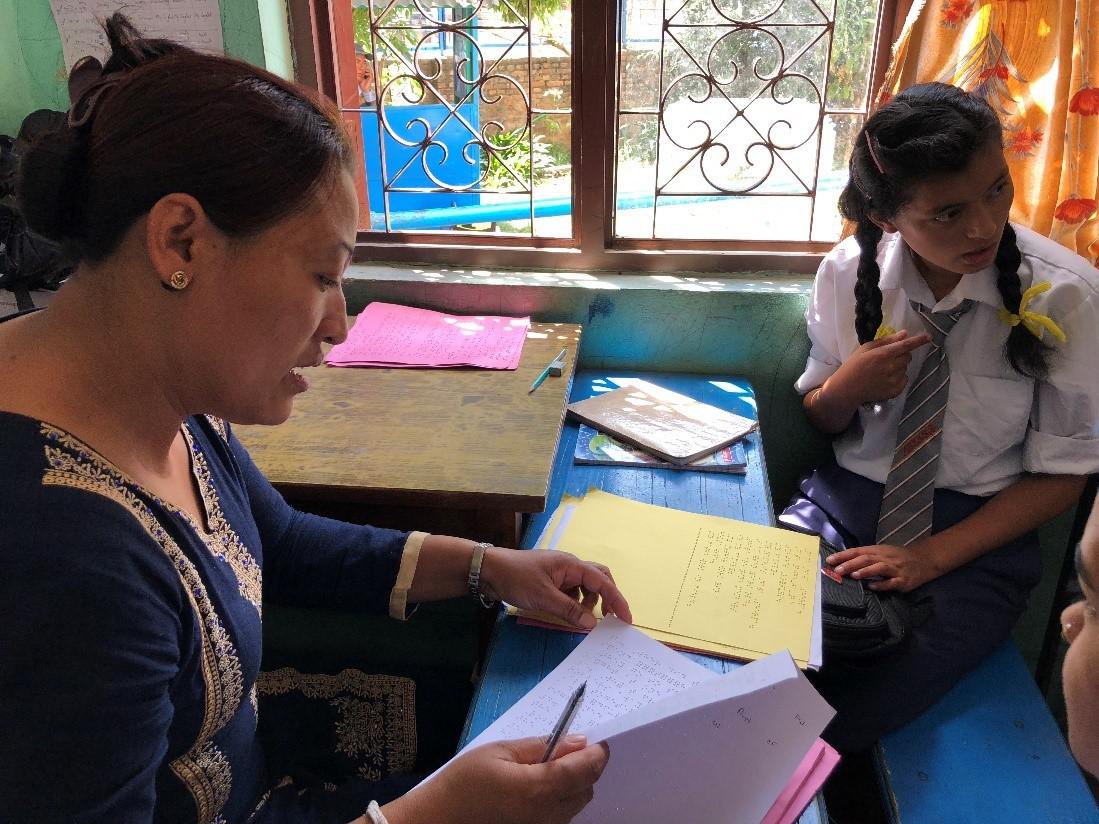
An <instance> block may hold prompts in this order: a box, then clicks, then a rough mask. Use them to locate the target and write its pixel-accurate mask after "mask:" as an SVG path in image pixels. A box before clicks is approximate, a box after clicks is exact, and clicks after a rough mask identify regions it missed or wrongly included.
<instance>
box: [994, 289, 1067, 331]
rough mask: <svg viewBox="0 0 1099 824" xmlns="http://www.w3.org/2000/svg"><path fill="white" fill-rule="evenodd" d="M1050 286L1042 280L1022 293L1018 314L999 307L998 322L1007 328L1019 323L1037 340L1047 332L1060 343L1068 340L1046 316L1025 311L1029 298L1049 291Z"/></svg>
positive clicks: (1058, 327) (1059, 328)
mask: <svg viewBox="0 0 1099 824" xmlns="http://www.w3.org/2000/svg"><path fill="white" fill-rule="evenodd" d="M1050 288H1052V287H1051V284H1050V282H1049V281H1048V280H1043V281H1042V282H1041V283H1035V284H1034V285H1033V286H1031V287H1030V288H1029V289H1027V290H1026V291H1025V292H1023V297H1022V300H1020V301H1019V314H1015V313H1014V312H1009V311H1007V309H1005V308H1003V307H1000V320H1002V321H1003V322H1004V323H1006V324H1007V325H1008V326H1018V325H1019V324H1020V323H1021V324H1023V326H1024V327H1026V330H1027V331H1028V332H1030V334H1032V335H1034V337H1036V338H1038V340H1041V339H1042V336H1043V335H1044V334H1045V333H1046V331H1047V330H1048V331H1049V333H1050V334H1051V335H1053V337H1055V338H1057V340H1059V341H1060V342H1061V343H1064V342H1065V341H1067V340H1068V337H1066V335H1065V333H1064V331H1063V330H1062V329H1061V327H1060V326H1058V325H1057V324H1056V323H1054V322H1053V319H1052V318H1051V317H1049V316H1048V315H1041V314H1039V313H1038V312H1031V311H1030V310H1029V309H1027V305H1028V304H1029V303H1030V301H1031V298H1033V297H1035V296H1036V295H1040V294H1042V293H1043V292H1048V291H1049V290H1050Z"/></svg>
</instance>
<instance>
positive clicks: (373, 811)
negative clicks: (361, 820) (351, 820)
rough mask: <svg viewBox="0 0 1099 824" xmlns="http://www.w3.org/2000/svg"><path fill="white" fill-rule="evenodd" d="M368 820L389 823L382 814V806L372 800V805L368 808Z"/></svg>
mask: <svg viewBox="0 0 1099 824" xmlns="http://www.w3.org/2000/svg"><path fill="white" fill-rule="evenodd" d="M366 820H367V824H389V822H388V821H386V820H385V816H384V815H383V814H382V808H381V807H379V806H378V802H377V801H371V802H370V806H368V807H367V808H366Z"/></svg>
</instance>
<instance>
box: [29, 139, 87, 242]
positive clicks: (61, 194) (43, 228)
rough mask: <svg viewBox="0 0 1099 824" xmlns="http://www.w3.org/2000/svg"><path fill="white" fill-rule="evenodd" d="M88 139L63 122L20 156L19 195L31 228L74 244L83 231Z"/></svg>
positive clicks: (54, 238)
mask: <svg viewBox="0 0 1099 824" xmlns="http://www.w3.org/2000/svg"><path fill="white" fill-rule="evenodd" d="M85 151H86V149H85V147H84V143H83V141H82V140H80V139H79V137H78V135H77V134H76V131H75V130H73V129H70V128H68V127H67V126H62V127H61V128H60V129H57V130H55V131H52V132H49V133H47V134H44V135H42V136H41V137H39V138H38V139H37V140H35V141H34V142H32V143H31V144H29V146H28V147H27V148H26V149H25V150H24V151H23V154H22V156H21V157H20V160H19V173H18V176H17V178H16V197H17V198H18V200H19V210H20V212H21V213H22V215H23V218H24V219H25V220H26V221H27V226H29V227H30V229H31V231H33V232H36V233H37V234H40V235H42V236H43V237H44V238H46V239H48V240H52V241H54V242H55V243H59V244H61V245H62V246H64V247H70V246H71V245H72V242H73V241H74V240H75V239H76V238H77V237H79V235H80V223H81V219H80V214H79V211H80V210H79V207H78V204H79V203H80V201H81V200H82V197H81V194H80V191H81V168H82V166H83V159H82V158H83V153H84V152H85Z"/></svg>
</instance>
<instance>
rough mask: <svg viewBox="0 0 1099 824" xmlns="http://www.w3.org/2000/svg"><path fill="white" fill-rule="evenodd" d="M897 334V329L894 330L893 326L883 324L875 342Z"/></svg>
mask: <svg viewBox="0 0 1099 824" xmlns="http://www.w3.org/2000/svg"><path fill="white" fill-rule="evenodd" d="M895 334H897V330H896V329H894V328H893V327H892V326H889V325H888V324H885V323H883V324H882V325H881V326H879V327H878V331H877V332H875V333H874V340H881V339H882V338H887V337H889V336H890V335H895Z"/></svg>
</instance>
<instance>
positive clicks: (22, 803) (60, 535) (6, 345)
mask: <svg viewBox="0 0 1099 824" xmlns="http://www.w3.org/2000/svg"><path fill="white" fill-rule="evenodd" d="M105 28H106V31H107V35H108V38H109V41H110V45H111V49H112V53H111V56H110V58H109V60H108V61H107V63H106V64H105V65H104V67H103V72H102V75H101V76H100V77H98V79H94V82H91V83H90V84H85V83H81V84H78V85H79V89H80V93H79V95H78V97H77V99H76V100H75V101H74V102H73V108H72V110H71V111H70V114H69V122H68V125H67V126H66V127H65V128H63V129H62V130H60V131H59V132H56V133H54V134H52V135H50V136H48V137H47V138H44V139H43V140H41V141H40V142H39V143H37V144H36V145H34V146H32V147H31V148H30V149H29V150H28V151H27V152H26V153H25V155H24V156H23V158H22V168H21V180H20V197H21V206H22V208H23V210H24V213H25V215H26V218H27V220H28V223H29V224H30V225H31V227H32V228H33V229H34V230H36V231H38V232H39V233H41V234H43V235H45V236H46V237H48V238H51V239H53V240H55V241H58V242H59V243H61V244H62V245H63V246H64V248H65V249H66V250H67V252H68V253H69V255H70V256H71V257H72V259H73V261H74V262H75V263H76V264H77V268H76V273H75V275H74V276H73V277H72V278H71V280H70V281H69V282H68V283H67V284H66V285H65V286H64V287H63V288H62V289H61V291H60V293H59V294H58V295H57V297H56V300H55V301H54V302H53V303H52V304H51V305H50V307H49V308H48V309H45V310H42V311H38V312H32V313H29V314H24V315H21V316H16V317H15V318H13V319H10V320H8V321H6V322H4V323H2V324H0V387H3V391H2V393H0V466H2V467H3V470H2V472H0V731H2V732H0V819H3V820H15V821H21V822H23V821H116V822H131V821H153V820H155V821H165V822H168V821H171V822H202V824H208V823H209V822H245V821H261V822H265V821H287V822H289V821H303V822H304V821H310V822H312V821H332V822H337V821H339V822H346V821H349V820H356V821H360V822H363V821H373V822H380V821H386V820H388V821H389V824H404V823H405V822H409V823H410V824H411V823H412V822H432V824H434V822H456V823H457V822H484V821H493V822H535V821H537V822H565V821H568V820H569V819H571V818H572V817H573V816H574V815H575V814H576V813H577V812H578V811H579V810H580V809H581V808H582V807H583V806H584V804H586V803H587V801H588V800H589V799H590V798H591V797H592V786H593V784H594V782H595V781H596V779H597V778H598V777H599V774H600V773H601V771H602V769H603V767H604V765H605V764H606V761H607V758H608V753H607V751H606V748H605V747H604V746H602V745H594V746H586V743H585V742H584V741H583V740H582V739H575V738H574V739H571V740H569V741H567V742H565V744H564V745H563V746H562V747H560V748H559V750H558V752H559V753H560V755H559V757H557V758H555V759H554V760H552V761H550V762H549V763H546V764H539V763H536V762H537V761H538V760H539V758H540V757H541V754H542V748H543V742H541V741H538V740H533V739H532V740H528V741H518V742H507V743H501V744H495V745H490V746H488V747H485V748H481V749H478V750H475V751H473V752H471V753H469V754H468V755H466V756H463V757H462V758H459V759H457V760H456V761H455V762H454V763H453V764H452V765H451V766H450V767H448V768H447V769H446V770H444V771H443V772H442V773H441V774H439V775H438V776H437V777H436V778H435V779H434V780H433V781H431V782H430V783H428V784H426V785H424V786H422V787H419V788H417V789H414V790H412V791H411V792H409V793H407V794H405V795H403V796H400V797H397V798H392V797H388V796H387V792H386V790H385V789H384V788H380V787H377V786H372V785H369V784H367V783H366V782H357V783H356V784H355V785H354V786H349V785H345V786H342V787H338V788H332V787H328V788H326V789H322V788H305V787H300V786H294V785H284V786H281V787H276V786H275V783H276V781H277V779H278V778H279V776H273V775H269V774H268V772H267V770H266V767H265V757H264V753H263V751H262V747H261V746H260V745H259V743H258V742H257V739H256V736H255V728H256V723H257V709H256V692H255V684H256V678H257V674H258V671H259V665H260V640H261V614H262V602H263V599H264V598H265V597H271V596H277V597H278V598H280V599H281V600H283V601H286V602H290V603H295V604H301V605H328V606H337V607H340V608H345V609H354V610H360V611H370V612H387V611H388V612H389V614H391V615H392V616H393V617H394V618H397V619H403V618H405V617H406V615H407V613H408V612H409V609H410V607H411V606H412V605H414V604H415V603H416V602H419V601H426V600H433V599H439V598H448V597H453V596H459V595H463V594H465V593H466V591H467V589H470V588H472V590H474V592H476V593H479V594H483V595H485V596H487V597H490V598H506V599H507V600H508V601H510V602H512V603H515V604H518V605H521V606H525V607H529V608H532V609H539V610H545V611H548V612H551V613H554V614H556V615H558V616H560V617H561V618H563V619H565V620H567V621H570V622H571V623H572V624H574V625H577V626H580V627H590V626H592V625H593V624H594V618H593V617H592V613H591V610H592V607H593V606H594V603H595V602H596V601H598V600H599V599H602V602H603V607H604V609H605V610H606V611H608V612H610V613H615V614H617V615H619V616H620V617H623V618H625V619H627V620H628V619H629V609H628V607H627V605H626V602H625V600H624V599H623V597H622V596H621V594H620V593H619V592H618V590H617V588H616V587H615V585H614V582H613V580H612V579H611V577H610V575H609V573H608V571H607V570H606V569H605V568H603V567H600V566H598V565H595V564H589V563H583V562H581V561H579V560H577V559H576V558H574V557H572V556H571V555H568V554H564V553H553V552H539V553H524V552H516V551H513V550H509V549H498V548H495V547H485V546H484V545H480V546H478V545H476V544H475V542H473V541H469V540H464V539H460V538H450V537H442V536H436V535H425V534H423V533H419V532H412V533H405V532H397V531H393V530H387V529H374V528H371V527H365V526H352V525H349V524H344V523H340V522H336V521H332V520H328V519H325V518H320V517H316V516H313V515H306V514H303V513H300V512H297V511H295V510H293V509H291V508H290V507H288V506H287V505H286V503H285V502H284V501H283V500H282V498H281V497H280V496H279V495H278V494H277V493H276V492H275V491H274V490H273V489H272V487H271V486H270V485H269V484H268V482H267V481H266V480H265V479H264V478H263V476H262V475H261V474H260V473H259V472H258V471H257V469H256V467H255V466H254V465H253V463H252V461H251V460H250V459H249V457H248V454H247V453H246V452H245V450H244V449H243V448H242V447H241V445H240V443H239V442H238V441H237V440H236V438H235V437H234V436H233V429H232V425H233V424H234V423H249V424H255V423H264V424H277V423H280V422H282V421H284V420H285V419H286V418H287V417H288V416H289V414H290V410H291V406H292V404H293V401H294V397H295V396H296V395H297V394H299V393H301V392H304V391H307V389H308V386H307V382H306V380H305V378H304V377H303V376H302V375H301V374H300V371H299V370H300V368H301V367H306V366H312V365H314V364H317V363H319V361H320V357H321V346H322V343H324V342H326V341H327V342H339V341H341V340H342V339H343V338H344V337H345V335H346V332H347V328H346V307H345V305H344V299H343V295H342V292H341V288H340V281H341V277H342V274H343V272H344V270H345V269H346V267H347V265H348V263H349V262H350V256H351V252H352V248H353V246H354V244H355V237H356V227H357V225H358V204H357V199H356V195H355V184H354V179H355V178H354V176H355V174H356V173H357V171H356V164H357V159H356V151H355V149H354V147H353V145H352V144H351V143H350V142H349V140H348V138H347V136H346V135H345V133H344V132H343V130H342V127H341V125H340V121H339V118H338V114H337V113H336V112H335V111H334V110H333V109H332V108H330V107H329V106H328V105H327V104H324V103H321V102H319V101H318V100H316V99H314V98H312V97H311V96H310V95H309V94H308V93H306V92H305V91H303V90H302V89H300V88H299V87H297V86H295V85H294V84H291V83H287V82H285V81H283V80H281V79H279V78H277V77H275V76H274V75H272V74H269V73H268V72H265V71H263V70H261V69H258V68H255V67H253V66H250V65H247V64H245V63H241V62H238V61H234V60H229V59H226V58H222V57H214V56H208V55H200V54H197V53H195V52H192V51H190V50H188V49H185V48H183V47H180V46H178V45H176V44H174V43H171V42H168V41H162V40H147V39H143V38H142V37H141V36H140V35H139V34H138V33H137V32H136V31H135V30H134V29H133V28H132V27H131V26H130V25H129V23H128V22H127V21H126V20H125V18H123V17H121V16H119V15H116V16H114V17H113V18H111V19H110V20H109V21H107V23H106V24H105ZM82 71H83V72H85V76H86V72H87V64H84V65H83V66H82ZM390 794H391V793H390Z"/></svg>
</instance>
